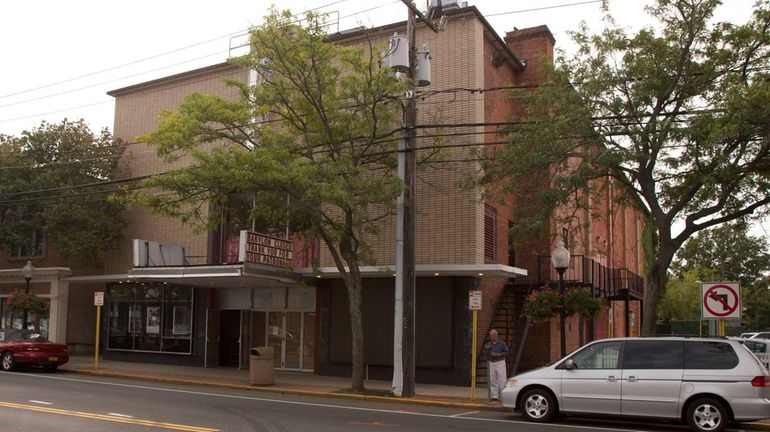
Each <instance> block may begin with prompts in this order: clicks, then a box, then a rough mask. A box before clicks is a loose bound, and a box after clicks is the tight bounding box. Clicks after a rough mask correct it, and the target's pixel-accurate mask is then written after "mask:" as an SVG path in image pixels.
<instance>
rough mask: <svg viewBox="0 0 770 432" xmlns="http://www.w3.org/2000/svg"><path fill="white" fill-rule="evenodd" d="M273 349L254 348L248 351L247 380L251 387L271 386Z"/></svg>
mask: <svg viewBox="0 0 770 432" xmlns="http://www.w3.org/2000/svg"><path fill="white" fill-rule="evenodd" d="M273 366H274V365H273V347H267V346H266V347H255V348H251V349H250V350H249V378H250V381H251V385H273Z"/></svg>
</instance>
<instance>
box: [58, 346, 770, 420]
mask: <svg viewBox="0 0 770 432" xmlns="http://www.w3.org/2000/svg"><path fill="white" fill-rule="evenodd" d="M60 370H62V371H67V372H72V373H79V374H85V375H94V376H105V377H114V378H129V379H138V380H145V381H155V382H164V383H173V384H192V385H206V386H212V387H221V388H231V389H241V390H254V391H262V392H272V393H283V394H294V395H306V396H320V397H329V398H340V399H358V400H370V401H379V402H392V403H402V404H412V405H430V406H442V407H448V408H459V409H467V410H475V411H477V410H502V409H503V408H502V406H500V404H499V403H490V402H487V399H486V398H487V396H486V387H484V386H482V387H481V388H476V400H475V401H474V400H471V389H470V387H456V386H448V385H436V384H419V383H418V384H416V387H415V391H416V393H417V396H415V397H409V398H407V397H403V398H399V397H394V396H386V395H385V394H386V393H389V392H390V390H391V383H390V382H389V381H378V380H366V381H365V384H364V386H365V387H366V389H367V390H368V391H372V393H376V394H367V395H360V394H353V393H349V392H348V391H347V389H349V388H350V378H345V377H330V376H321V375H314V374H312V373H308V372H286V371H274V384H273V385H272V386H253V385H251V384H250V382H249V371H248V370H247V369H236V368H225V367H218V368H203V367H190V366H173V365H161V364H152V363H133V362H121V361H113V360H101V361H100V362H99V368H98V369H95V368H94V358H93V357H92V356H72V357H70V361H69V363H67V364H64V365H62V366H61V367H60ZM735 426H738V427H739V428H740V429H746V430H766V431H770V420H761V421H757V422H752V423H739V424H736V425H735Z"/></svg>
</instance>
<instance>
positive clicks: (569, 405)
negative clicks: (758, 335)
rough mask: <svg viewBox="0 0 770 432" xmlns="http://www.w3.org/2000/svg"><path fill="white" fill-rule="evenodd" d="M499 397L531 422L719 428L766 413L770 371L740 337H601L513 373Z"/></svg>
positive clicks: (709, 431) (702, 431) (711, 431)
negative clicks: (615, 420) (573, 417)
mask: <svg viewBox="0 0 770 432" xmlns="http://www.w3.org/2000/svg"><path fill="white" fill-rule="evenodd" d="M502 402H503V406H504V407H507V408H513V409H515V410H517V411H519V412H521V414H522V416H523V417H524V418H525V419H527V420H530V421H533V422H549V421H551V420H553V419H554V418H555V417H556V416H557V415H558V414H560V413H572V414H595V415H602V416H604V415H607V416H628V417H648V418H656V419H669V420H674V421H678V420H684V421H685V422H686V423H687V424H688V425H689V426H690V428H691V429H692V430H694V431H699V432H719V431H722V430H723V429H724V428H725V427H726V426H727V423H728V422H730V421H754V420H759V419H764V418H770V375H769V374H768V370H767V369H766V368H765V367H764V366H763V365H762V364H761V363H760V362H759V360H757V358H756V357H755V356H754V355H753V354H752V353H751V352H750V351H749V350H748V349H747V348H746V347H745V346H743V345H742V344H741V342H739V341H737V340H728V339H700V338H683V337H670V338H618V339H604V340H599V341H595V342H591V343H589V344H587V345H585V346H584V347H582V348H581V349H579V350H578V351H575V352H574V353H572V354H570V355H568V356H567V357H565V358H564V359H562V360H560V361H558V362H557V363H555V364H553V365H550V366H546V367H543V368H540V369H536V370H533V371H530V372H526V373H523V374H520V375H517V376H514V377H512V378H510V379H509V380H508V383H507V385H506V386H505V389H503V392H502Z"/></svg>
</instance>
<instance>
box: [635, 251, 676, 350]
mask: <svg viewBox="0 0 770 432" xmlns="http://www.w3.org/2000/svg"><path fill="white" fill-rule="evenodd" d="M675 251H676V248H674V246H673V245H669V244H666V245H664V244H661V245H660V246H659V248H658V254H657V256H656V257H655V262H654V263H653V264H652V266H651V267H650V271H648V272H647V276H646V278H645V279H646V283H645V285H646V286H645V291H644V300H643V301H644V316H643V317H642V335H644V336H652V335H655V333H656V330H655V326H656V325H657V322H658V303H660V299H661V297H663V283H664V281H665V280H666V273H668V267H669V266H670V265H671V260H672V259H673V258H674V252H675Z"/></svg>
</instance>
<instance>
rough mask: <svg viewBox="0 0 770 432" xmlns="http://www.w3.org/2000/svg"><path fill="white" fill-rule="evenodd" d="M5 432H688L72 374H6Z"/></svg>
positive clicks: (1, 415) (0, 408)
mask: <svg viewBox="0 0 770 432" xmlns="http://www.w3.org/2000/svg"><path fill="white" fill-rule="evenodd" d="M0 430H1V431H3V432H31V431H34V432H47V431H50V432H54V431H56V432H59V431H152V430H178V431H192V432H214V431H268V432H273V431H277V432H284V431H334V432H338V431H356V432H357V431H375V430H377V431H379V430H385V431H395V432H400V431H436V432H446V431H450V432H455V431H458V432H459V431H469V432H470V431H474V432H476V431H489V432H492V431H496V432H499V431H509V432H517V431H521V432H525V431H526V432H546V431H558V432H576V431H580V432H585V431H587V430H589V431H650V432H659V431H672V430H674V431H676V430H681V431H685V430H686V429H685V428H682V427H680V426H677V425H672V424H663V425H656V424H639V423H625V422H609V421H595V420H585V419H567V420H562V421H560V422H558V423H555V424H549V425H537V424H532V423H527V422H524V421H522V420H521V419H520V418H519V417H518V416H516V415H514V414H511V413H507V412H502V411H480V412H467V411H463V410H458V409H450V408H438V407H424V406H412V405H401V404H393V403H383V402H367V401H358V400H344V399H336V398H318V397H309V396H293V395H280V394H275V393H260V392H258V391H238V390H226V389H218V388H217V389H215V388H211V387H197V386H178V385H169V384H160V383H148V382H140V381H132V380H121V379H111V378H94V377H85V376H82V375H76V374H69V373H63V372H59V373H40V372H29V371H27V372H15V373H7V372H6V373H0Z"/></svg>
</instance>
